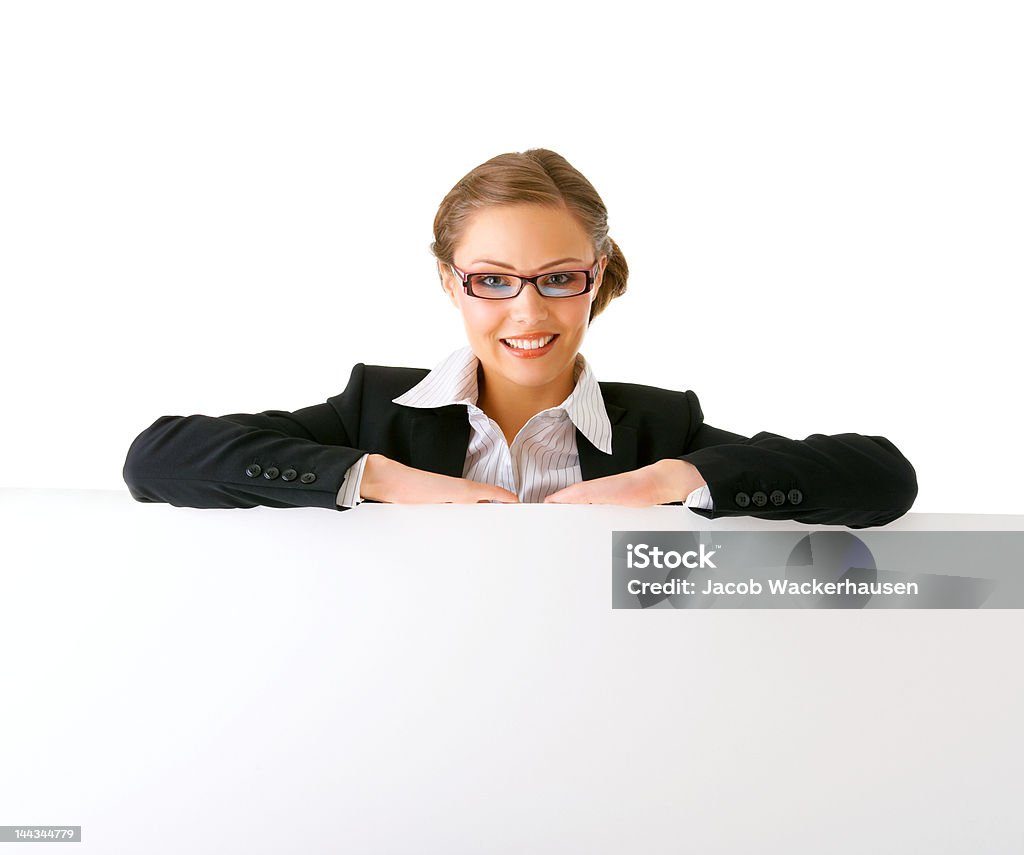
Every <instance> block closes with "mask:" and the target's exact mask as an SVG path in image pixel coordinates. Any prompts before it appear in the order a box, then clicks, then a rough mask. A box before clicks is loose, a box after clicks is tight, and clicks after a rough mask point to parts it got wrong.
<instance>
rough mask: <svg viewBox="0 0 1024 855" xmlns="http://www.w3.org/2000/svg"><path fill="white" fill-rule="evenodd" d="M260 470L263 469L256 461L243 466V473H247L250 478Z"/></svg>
mask: <svg viewBox="0 0 1024 855" xmlns="http://www.w3.org/2000/svg"><path fill="white" fill-rule="evenodd" d="M262 471H263V470H262V469H260V465H259V464H258V463H250V464H249V465H248V466H246V467H245V474H246V475H248V476H249V477H250V478H255V477H256V476H257V475H259V474H260V472H262Z"/></svg>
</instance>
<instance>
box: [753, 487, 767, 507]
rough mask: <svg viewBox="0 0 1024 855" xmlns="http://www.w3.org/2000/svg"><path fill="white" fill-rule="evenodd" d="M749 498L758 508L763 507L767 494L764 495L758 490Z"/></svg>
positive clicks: (765, 503)
mask: <svg viewBox="0 0 1024 855" xmlns="http://www.w3.org/2000/svg"><path fill="white" fill-rule="evenodd" d="M750 498H751V499H753V500H754V504H755V505H757V506H758V507H759V508H763V507H764V506H765V505H767V504H768V496H766V495H765V494H764V493H762V492H761V491H760V490H758V491H757V492H756V493H754V495H753V496H751V497H750Z"/></svg>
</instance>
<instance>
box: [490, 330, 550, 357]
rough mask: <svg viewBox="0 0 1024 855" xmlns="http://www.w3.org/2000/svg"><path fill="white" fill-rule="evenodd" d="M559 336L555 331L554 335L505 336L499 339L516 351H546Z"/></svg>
mask: <svg viewBox="0 0 1024 855" xmlns="http://www.w3.org/2000/svg"><path fill="white" fill-rule="evenodd" d="M557 338H558V334H557V333H554V334H552V335H546V336H538V337H531V338H503V339H499V340H500V341H501V343H502V344H503V345H505V347H506V348H508V349H509V350H512V351H515V352H516V353H534V352H537V351H545V352H546V351H547V350H548V349H549V348H550V347H551V345H552V344H554V342H555V340H556V339H557Z"/></svg>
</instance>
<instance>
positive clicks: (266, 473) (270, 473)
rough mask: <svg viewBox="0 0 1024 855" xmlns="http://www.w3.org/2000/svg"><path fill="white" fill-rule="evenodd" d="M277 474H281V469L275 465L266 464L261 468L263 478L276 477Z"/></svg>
mask: <svg viewBox="0 0 1024 855" xmlns="http://www.w3.org/2000/svg"><path fill="white" fill-rule="evenodd" d="M279 474H281V470H280V469H278V468H277V467H276V466H268V467H267V468H266V469H264V470H263V477H264V478H276V477H277V476H278V475H279Z"/></svg>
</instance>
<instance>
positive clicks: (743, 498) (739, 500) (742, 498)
mask: <svg viewBox="0 0 1024 855" xmlns="http://www.w3.org/2000/svg"><path fill="white" fill-rule="evenodd" d="M736 504H737V505H739V506H740V507H741V508H745V507H746V506H747V505H749V504H750V496H748V495H747V494H746V493H737V494H736Z"/></svg>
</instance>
